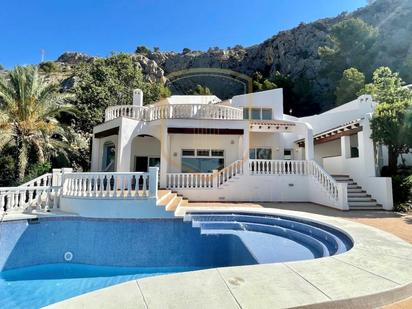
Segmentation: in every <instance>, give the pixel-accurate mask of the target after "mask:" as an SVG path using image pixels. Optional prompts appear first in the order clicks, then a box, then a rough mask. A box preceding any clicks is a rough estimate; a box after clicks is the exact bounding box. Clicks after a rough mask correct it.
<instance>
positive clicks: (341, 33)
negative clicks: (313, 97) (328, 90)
mask: <svg viewBox="0 0 412 309" xmlns="http://www.w3.org/2000/svg"><path fill="white" fill-rule="evenodd" d="M377 36H378V32H377V30H376V29H375V28H374V27H373V26H370V25H369V24H367V23H365V22H364V21H363V20H362V19H360V18H350V19H345V20H343V21H341V22H339V23H337V24H335V25H334V26H333V27H332V29H331V32H330V35H329V36H328V43H327V45H325V46H322V47H320V48H319V55H320V56H321V57H322V58H323V59H324V60H325V61H326V63H327V66H326V70H325V73H326V74H327V75H328V77H329V78H332V79H334V80H336V81H337V80H338V79H339V75H338V74H339V73H338V72H342V71H343V70H345V69H347V68H350V67H356V68H359V69H360V70H362V71H364V72H367V69H368V68H369V62H370V59H371V53H372V52H373V50H372V48H371V47H372V45H373V44H374V43H375V42H376V39H377Z"/></svg>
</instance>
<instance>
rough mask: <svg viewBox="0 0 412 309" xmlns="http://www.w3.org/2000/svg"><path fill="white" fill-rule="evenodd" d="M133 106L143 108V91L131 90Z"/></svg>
mask: <svg viewBox="0 0 412 309" xmlns="http://www.w3.org/2000/svg"><path fill="white" fill-rule="evenodd" d="M133 105H134V106H143V91H142V90H140V89H134V90H133Z"/></svg>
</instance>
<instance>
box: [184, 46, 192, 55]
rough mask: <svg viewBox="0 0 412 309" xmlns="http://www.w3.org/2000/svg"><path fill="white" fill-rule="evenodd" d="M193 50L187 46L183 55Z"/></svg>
mask: <svg viewBox="0 0 412 309" xmlns="http://www.w3.org/2000/svg"><path fill="white" fill-rule="evenodd" d="M191 51H192V50H191V49H190V48H187V47H185V48H183V50H182V53H183V55H186V54H188V53H190V52H191Z"/></svg>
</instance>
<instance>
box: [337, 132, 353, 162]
mask: <svg viewBox="0 0 412 309" xmlns="http://www.w3.org/2000/svg"><path fill="white" fill-rule="evenodd" d="M340 151H341V156H342V157H343V158H344V159H348V158H350V157H351V149H350V136H341V138H340Z"/></svg>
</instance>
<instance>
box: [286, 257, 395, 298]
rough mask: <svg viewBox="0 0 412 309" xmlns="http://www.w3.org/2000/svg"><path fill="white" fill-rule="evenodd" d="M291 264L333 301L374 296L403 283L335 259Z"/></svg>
mask: <svg viewBox="0 0 412 309" xmlns="http://www.w3.org/2000/svg"><path fill="white" fill-rule="evenodd" d="M287 265H288V266H289V267H290V268H291V269H293V270H294V271H296V273H298V274H299V275H300V276H302V277H303V278H304V279H305V280H307V281H309V282H310V283H311V284H313V285H314V286H316V287H317V288H318V289H319V290H321V291H322V292H323V293H325V294H326V295H328V297H330V298H331V299H332V300H339V299H345V298H353V297H359V296H364V295H368V294H374V293H375V292H376V291H379V290H381V291H382V290H383V291H385V290H389V289H394V288H396V287H398V286H399V284H397V283H395V282H393V281H390V280H388V279H385V278H382V277H380V276H377V275H374V274H372V273H370V272H367V271H365V270H362V269H359V268H357V267H355V266H352V265H349V264H347V263H344V262H341V261H339V260H336V259H334V258H320V259H317V260H310V261H306V262H305V263H294V262H290V263H287Z"/></svg>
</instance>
